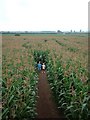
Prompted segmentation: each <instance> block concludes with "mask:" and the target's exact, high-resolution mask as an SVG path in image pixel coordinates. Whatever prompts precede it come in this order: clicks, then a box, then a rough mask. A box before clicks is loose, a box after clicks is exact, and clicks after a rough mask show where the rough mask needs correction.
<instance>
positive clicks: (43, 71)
mask: <svg viewBox="0 0 90 120" xmlns="http://www.w3.org/2000/svg"><path fill="white" fill-rule="evenodd" d="M45 67H46V66H45V63H43V64H42V73H45Z"/></svg>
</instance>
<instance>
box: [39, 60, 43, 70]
mask: <svg viewBox="0 0 90 120" xmlns="http://www.w3.org/2000/svg"><path fill="white" fill-rule="evenodd" d="M41 67H42V65H41V63H40V61H39V63H38V70H39V71H40V70H41Z"/></svg>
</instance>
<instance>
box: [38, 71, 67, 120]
mask: <svg viewBox="0 0 90 120" xmlns="http://www.w3.org/2000/svg"><path fill="white" fill-rule="evenodd" d="M38 96H39V97H38V100H37V113H38V115H37V119H40V120H41V119H47V118H49V119H53V120H54V119H58V120H66V118H65V116H64V115H63V113H62V111H60V110H58V108H57V106H56V104H55V101H54V100H53V98H52V91H51V89H50V86H49V83H48V80H47V73H46V72H45V73H42V71H41V72H40V73H39V81H38Z"/></svg>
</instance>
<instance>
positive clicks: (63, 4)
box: [0, 0, 89, 31]
mask: <svg viewBox="0 0 90 120" xmlns="http://www.w3.org/2000/svg"><path fill="white" fill-rule="evenodd" d="M88 2H89V0H0V31H46V30H48V31H49V30H52V31H57V30H62V31H70V30H71V29H72V30H76V31H79V30H80V29H81V30H83V31H87V30H88Z"/></svg>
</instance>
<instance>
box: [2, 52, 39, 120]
mask: <svg viewBox="0 0 90 120" xmlns="http://www.w3.org/2000/svg"><path fill="white" fill-rule="evenodd" d="M28 54H29V51H28ZM20 61H21V62H20V63H17V64H14V61H13V60H10V62H7V58H6V57H5V56H3V68H2V69H3V76H2V78H3V79H2V88H1V89H2V101H3V109H2V119H3V120H12V119H18V120H25V119H31V118H34V117H35V116H36V102H37V82H38V76H37V73H36V72H35V71H31V69H30V67H24V66H25V65H24V58H23V57H22V56H20ZM30 61H31V59H30V56H29V55H28V61H27V62H28V64H29V65H31V62H30ZM20 68H23V69H20ZM10 79H11V81H10ZM8 81H9V83H8Z"/></svg>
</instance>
